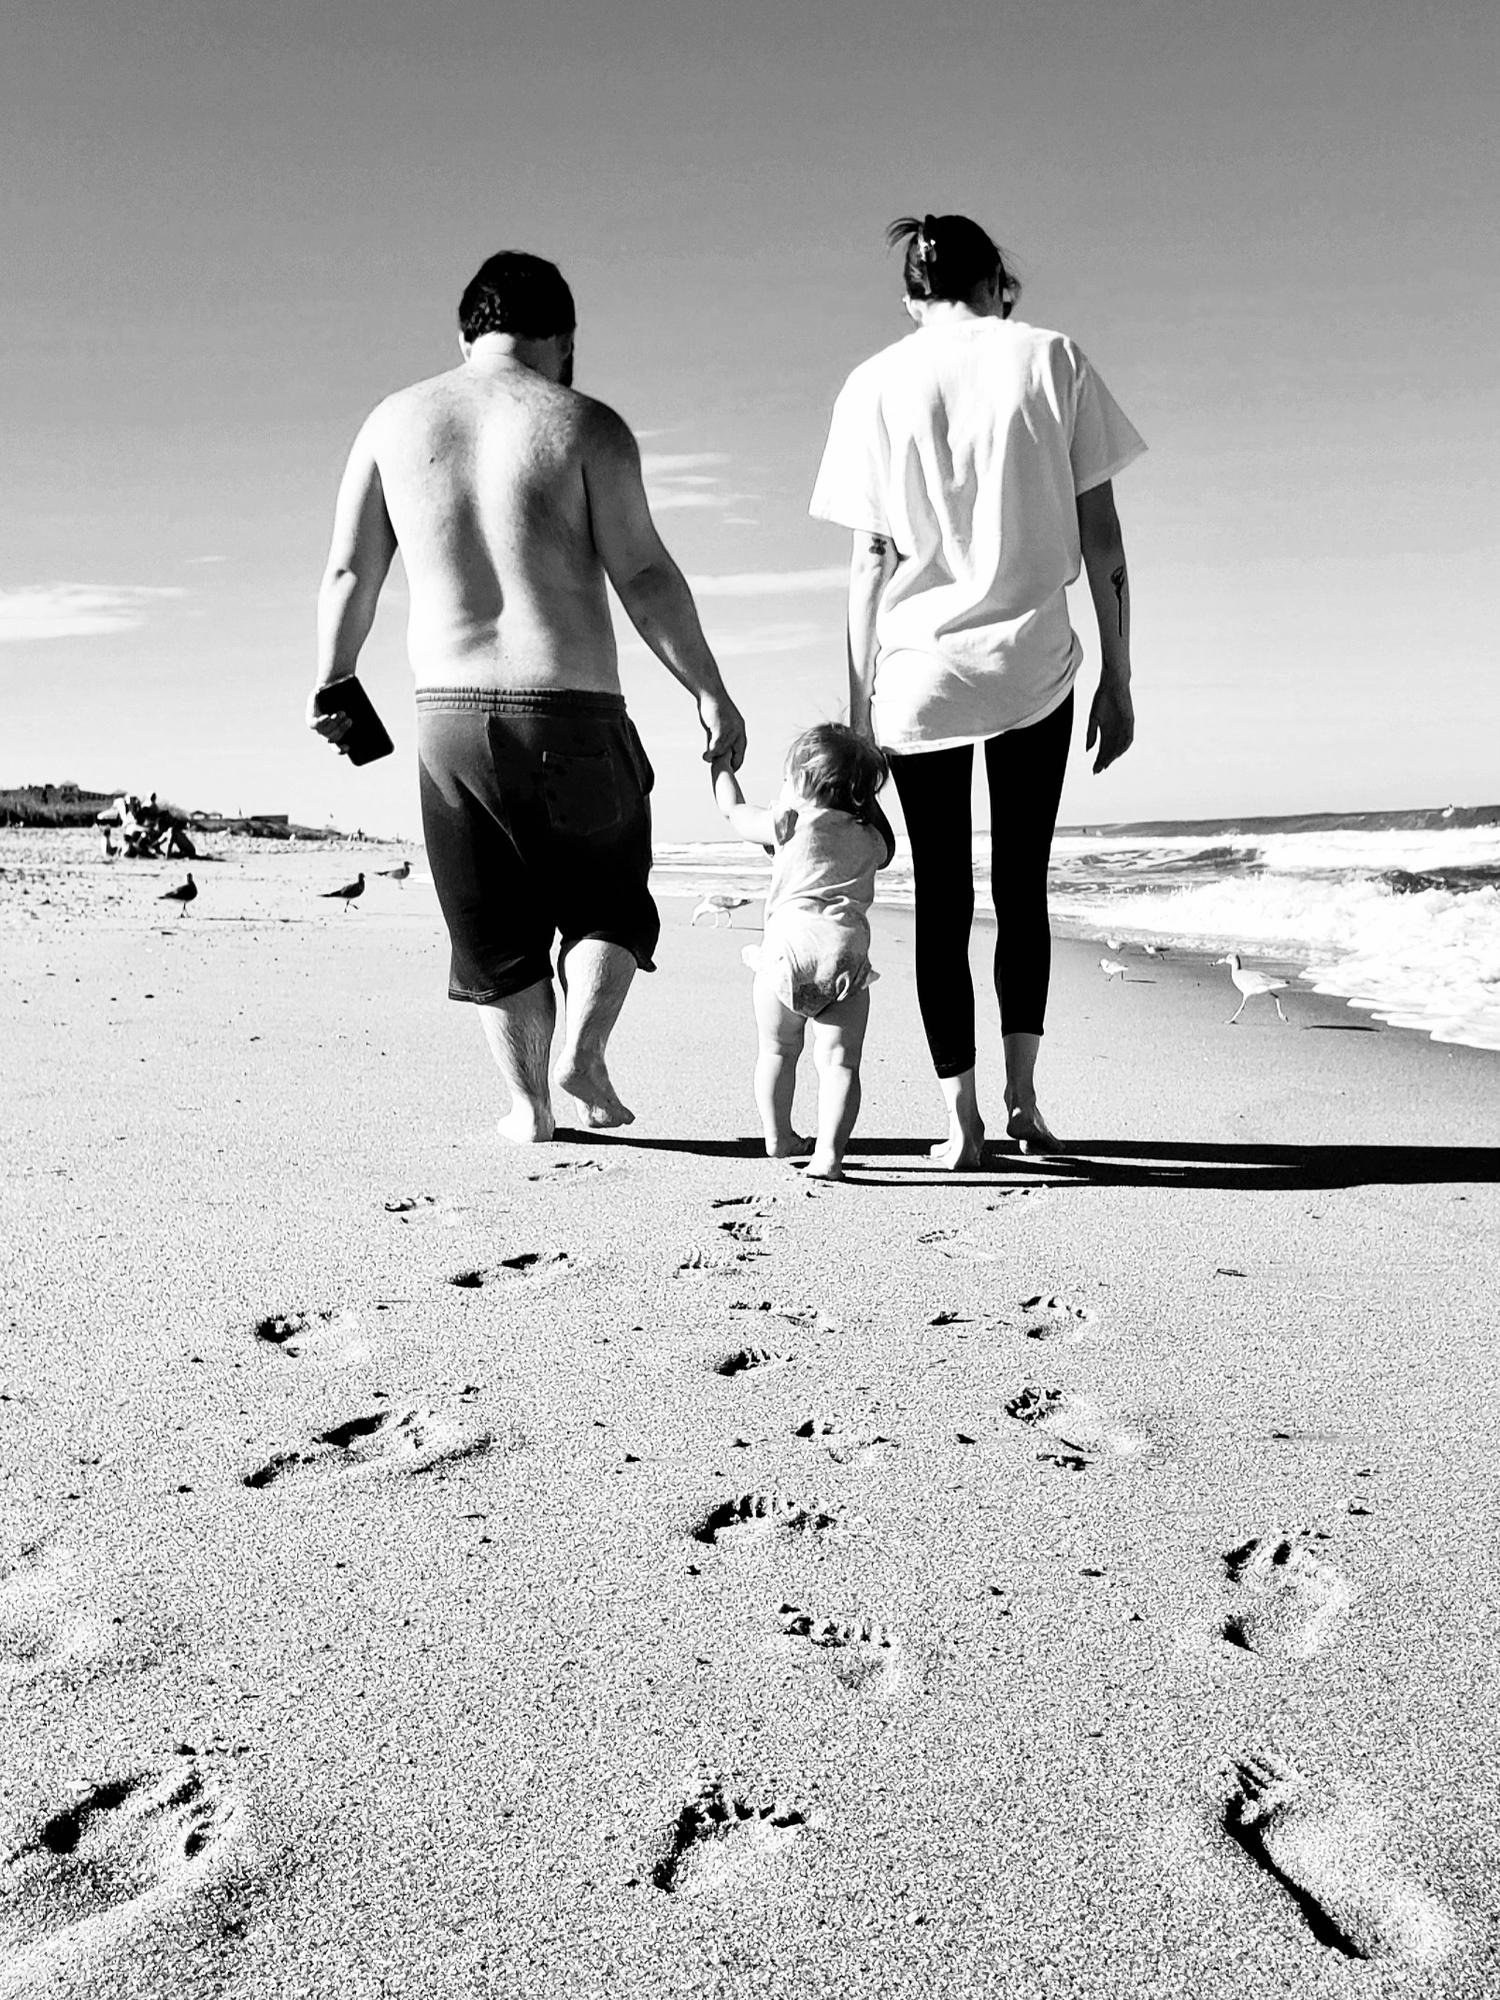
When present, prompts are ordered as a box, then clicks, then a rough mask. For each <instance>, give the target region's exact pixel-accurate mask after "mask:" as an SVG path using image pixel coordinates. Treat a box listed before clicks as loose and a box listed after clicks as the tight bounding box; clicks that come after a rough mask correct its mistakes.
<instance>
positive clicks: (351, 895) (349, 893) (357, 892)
mask: <svg viewBox="0 0 1500 2000" xmlns="http://www.w3.org/2000/svg"><path fill="white" fill-rule="evenodd" d="M364 893H365V878H364V876H363V875H362V874H360V875H356V876H355V878H354V880H353V881H352V882H346V883H345V884H344V886H343V888H342V889H325V890H324V891H323V900H324V902H325V903H326V902H327V901H328V900H329V898H330V897H332V896H342V897H343V899H344V915H345V916H348V914H349V905H350V904H351V903H353V902H355V901H357V900H358V898H359V897H361V896H362V895H363V894H364Z"/></svg>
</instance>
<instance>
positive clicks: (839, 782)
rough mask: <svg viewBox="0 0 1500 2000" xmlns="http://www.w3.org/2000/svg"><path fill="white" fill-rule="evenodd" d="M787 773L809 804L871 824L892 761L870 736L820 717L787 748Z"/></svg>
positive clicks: (843, 724)
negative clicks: (818, 720) (878, 748)
mask: <svg viewBox="0 0 1500 2000" xmlns="http://www.w3.org/2000/svg"><path fill="white" fill-rule="evenodd" d="M786 775H787V777H788V778H789V779H790V780H791V782H792V783H793V785H795V787H796V788H797V790H798V791H799V792H800V793H801V795H802V797H803V798H805V799H806V800H807V801H808V803H809V805H815V806H824V807H826V808H828V809H829V810H831V811H833V812H846V813H848V814H849V815H850V816H851V818H854V819H857V820H861V821H863V822H865V823H866V824H868V823H869V821H870V819H871V816H872V815H873V813H874V812H875V810H876V800H877V798H878V797H879V795H880V788H881V786H882V785H883V784H884V783H885V781H886V779H887V777H888V776H889V775H890V766H889V765H888V764H887V763H886V761H885V757H884V756H883V754H882V753H881V752H880V751H879V750H877V749H876V747H875V745H874V744H873V743H872V742H870V740H869V738H868V737H865V736H860V735H859V734H858V733H857V732H856V731H855V730H852V729H850V728H849V727H848V726H847V725H846V724H845V723H842V722H819V723H815V724H814V726H813V727H812V728H811V729H804V730H803V732H802V734H801V735H800V736H799V737H798V738H797V740H796V742H795V743H793V745H792V747H791V749H790V750H788V751H787V753H786Z"/></svg>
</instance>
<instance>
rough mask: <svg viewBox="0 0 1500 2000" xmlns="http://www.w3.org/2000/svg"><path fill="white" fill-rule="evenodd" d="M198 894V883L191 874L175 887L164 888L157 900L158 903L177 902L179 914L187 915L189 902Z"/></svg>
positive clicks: (180, 915)
mask: <svg viewBox="0 0 1500 2000" xmlns="http://www.w3.org/2000/svg"><path fill="white" fill-rule="evenodd" d="M197 894H198V884H197V883H196V882H195V881H194V880H193V878H192V876H191V875H189V876H188V878H187V880H186V881H185V882H180V883H179V884H178V885H177V887H176V888H175V889H163V890H162V892H161V894H160V895H159V896H158V897H157V899H156V900H157V902H158V903H175V904H176V905H177V914H178V916H179V917H185V916H186V915H187V906H188V904H189V903H191V902H192V901H193V900H194V899H195V897H196V896H197Z"/></svg>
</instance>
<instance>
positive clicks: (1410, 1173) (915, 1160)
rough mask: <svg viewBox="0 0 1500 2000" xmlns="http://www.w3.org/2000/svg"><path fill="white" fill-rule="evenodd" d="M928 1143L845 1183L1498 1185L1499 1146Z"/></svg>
mask: <svg viewBox="0 0 1500 2000" xmlns="http://www.w3.org/2000/svg"><path fill="white" fill-rule="evenodd" d="M557 1136H558V1139H559V1140H560V1141H562V1142H564V1143H565V1144H567V1145H594V1146H621V1147H626V1148H628V1149H631V1150H634V1151H640V1152H656V1153H695V1154H698V1155H700V1156H702V1157H705V1158H710V1159H726V1160H756V1159H761V1158H763V1157H764V1156H763V1154H762V1152H761V1146H760V1141H759V1140H758V1139H656V1138H645V1137H642V1138H637V1137H635V1135H634V1134H633V1133H630V1132H584V1131H578V1130H573V1131H566V1132H565V1131H561V1130H560V1131H559V1132H558V1134H557ZM931 1143H932V1141H931V1139H930V1137H929V1138H925V1139H856V1141H855V1143H854V1145H853V1146H852V1147H851V1148H850V1151H849V1158H848V1161H847V1167H848V1173H849V1179H850V1180H851V1181H855V1182H860V1183H863V1184H864V1185H866V1186H869V1185H872V1184H878V1185H882V1186H888V1187H911V1186H921V1187H924V1188H931V1187H952V1188H965V1187H969V1188H972V1187H976V1186H977V1187H999V1188H1021V1187H1051V1188H1073V1187H1167V1188H1172V1187H1175V1188H1235V1189H1242V1188H1262V1189H1265V1190H1266V1191H1268V1192H1272V1193H1275V1192H1286V1191H1293V1192H1294V1191H1296V1190H1299V1189H1307V1188H1345V1187H1420V1186H1429V1185H1439V1184H1442V1183H1446V1182H1462V1181H1469V1182H1482V1181H1500V1147H1496V1146H1252V1145H1244V1146H1226V1145H1207V1144H1205V1145H1199V1144H1194V1143H1190V1142H1183V1143H1172V1142H1169V1141H1164V1140H1139V1141H1136V1142H1134V1143H1131V1144H1126V1143H1123V1142H1121V1141H1119V1140H1098V1141H1094V1140H1074V1141H1072V1142H1071V1143H1070V1144H1069V1147H1068V1150H1067V1152H1066V1153H1055V1154H1048V1155H1047V1156H1045V1157H1044V1158H1043V1157H1038V1158H1033V1159H1023V1158H1021V1156H1020V1155H1019V1154H1015V1153H1008V1152H1006V1151H1004V1150H1003V1149H1002V1148H1001V1147H998V1146H996V1147H990V1148H987V1149H986V1158H985V1163H984V1165H983V1167H981V1168H980V1169H979V1170H978V1171H977V1172H974V1173H966V1174H950V1173H946V1172H945V1171H944V1170H943V1169H942V1168H940V1167H935V1166H934V1165H933V1164H932V1162H931V1161H930V1160H929V1159H928V1158H927V1157H926V1154H927V1148H928V1146H929V1145H930V1144H931ZM873 1160H879V1161H881V1162H882V1163H888V1164H889V1165H890V1166H896V1165H897V1164H898V1163H899V1165H900V1169H901V1172H900V1177H899V1179H898V1178H893V1177H891V1176H890V1175H880V1176H877V1175H873V1174H871V1173H870V1172H868V1171H867V1169H866V1164H865V1163H866V1162H867V1161H873Z"/></svg>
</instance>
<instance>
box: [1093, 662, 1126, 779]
mask: <svg viewBox="0 0 1500 2000" xmlns="http://www.w3.org/2000/svg"><path fill="white" fill-rule="evenodd" d="M1134 740H1135V708H1134V705H1133V704H1132V702H1131V699H1130V683H1129V681H1128V680H1121V679H1119V678H1117V677H1116V676H1115V675H1113V674H1110V673H1105V674H1103V675H1102V676H1101V677H1100V681H1099V686H1098V690H1097V692H1096V693H1095V695H1094V701H1093V706H1092V707H1091V708H1090V710H1089V733H1088V735H1087V736H1086V737H1085V739H1084V746H1083V747H1084V749H1085V750H1092V749H1093V747H1094V744H1095V742H1096V741H1097V742H1098V745H1099V754H1098V756H1097V757H1096V758H1095V759H1094V772H1095V775H1096V776H1097V774H1098V773H1099V772H1100V771H1107V770H1108V769H1109V767H1110V765H1111V764H1113V763H1114V761H1115V759H1116V758H1117V757H1123V756H1124V755H1125V752H1126V751H1127V750H1128V749H1129V748H1130V746H1131V744H1132V743H1133V742H1134Z"/></svg>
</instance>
